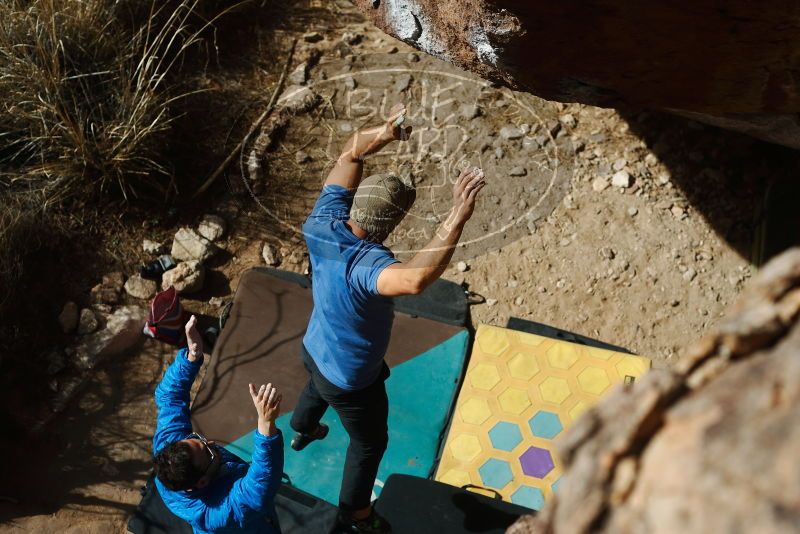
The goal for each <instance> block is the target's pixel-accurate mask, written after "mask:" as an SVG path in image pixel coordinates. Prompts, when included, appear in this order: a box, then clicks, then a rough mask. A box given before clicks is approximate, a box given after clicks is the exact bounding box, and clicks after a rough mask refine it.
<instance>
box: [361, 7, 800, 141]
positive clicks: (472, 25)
mask: <svg viewBox="0 0 800 534" xmlns="http://www.w3.org/2000/svg"><path fill="white" fill-rule="evenodd" d="M355 3H356V5H357V6H358V7H359V9H360V10H361V11H362V12H363V13H365V14H366V15H367V16H368V17H369V18H370V19H371V20H372V21H373V22H374V23H375V24H377V25H378V27H380V28H382V29H383V30H384V31H386V32H387V33H389V34H391V35H394V36H395V37H397V38H399V39H402V40H403V41H405V42H407V43H409V44H411V45H412V46H415V47H417V48H419V49H420V50H424V51H425V52H428V53H430V54H432V55H434V56H437V57H439V58H441V59H444V60H445V61H450V62H452V63H454V64H456V65H458V66H459V67H461V68H464V69H467V70H470V71H473V72H476V73H478V74H479V75H481V76H483V77H485V78H491V79H493V80H495V81H498V82H501V83H504V84H507V85H510V86H512V87H515V88H517V89H520V90H525V91H529V92H531V93H533V94H535V95H538V96H541V97H543V98H546V99H549V100H558V101H562V102H581V103H586V104H592V105H600V106H616V105H618V104H619V103H621V102H627V103H631V104H634V105H638V106H643V107H649V108H655V109H662V110H668V111H673V112H675V113H678V114H690V115H692V118H693V119H695V120H699V121H702V122H707V123H709V124H715V125H718V126H721V127H724V128H729V129H733V130H737V131H742V132H744V133H749V134H751V135H754V136H757V137H761V138H763V139H766V140H768V141H772V142H776V143H781V144H785V145H787V146H791V147H795V148H800V120H798V117H797V112H798V110H800V91H798V78H797V76H796V74H795V73H796V72H797V70H798V68H800V54H799V53H798V52H800V24H798V22H800V5H798V4H797V3H796V2H791V1H789V0H777V1H776V2H771V3H770V4H769V6H768V7H764V6H762V5H760V4H759V3H757V2H746V1H744V0H736V1H734V2H728V3H726V4H725V8H724V9H719V5H718V3H716V2H712V1H711V0H698V1H694V2H690V1H689V0H683V1H682V2H677V3H675V2H672V3H661V4H658V5H651V4H649V3H636V4H635V5H632V4H631V3H630V2H625V1H624V0H598V1H596V2H591V3H589V4H587V3H585V2H544V1H541V0H534V1H531V2H513V1H511V0H475V1H471V2H466V1H464V0H442V1H439V0H436V1H435V0H404V1H402V2H400V1H397V0H390V1H386V2H379V3H376V2H372V0H356V2H355Z"/></svg>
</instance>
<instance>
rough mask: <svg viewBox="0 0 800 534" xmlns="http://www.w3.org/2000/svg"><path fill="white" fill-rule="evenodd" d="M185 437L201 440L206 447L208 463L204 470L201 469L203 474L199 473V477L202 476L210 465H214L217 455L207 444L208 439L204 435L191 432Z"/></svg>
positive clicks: (206, 472)
mask: <svg viewBox="0 0 800 534" xmlns="http://www.w3.org/2000/svg"><path fill="white" fill-rule="evenodd" d="M186 439H196V440H197V441H199V442H201V443H202V444H203V446H204V447H205V449H206V453H207V454H208V465H207V466H206V469H205V471H203V474H202V475H200V478H202V477H204V476H206V475H207V474H208V470H209V469H211V466H212V465H214V460H216V459H217V455H216V453H215V452H214V448H213V447H212V446H211V445H209V444H208V440H207V439H206V437H205V436H204V435H202V434H198V433H197V432H192V433H191V434H189V435H188V436H187V437H186Z"/></svg>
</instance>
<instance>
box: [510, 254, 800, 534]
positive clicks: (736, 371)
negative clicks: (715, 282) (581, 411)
mask: <svg viewBox="0 0 800 534" xmlns="http://www.w3.org/2000/svg"><path fill="white" fill-rule="evenodd" d="M799 353H800V249H793V250H790V251H788V252H786V253H784V254H783V255H782V256H780V257H778V258H776V259H775V260H773V261H772V262H770V263H769V264H768V265H767V266H766V267H765V268H764V269H763V270H762V271H761V273H760V274H759V275H758V277H757V278H755V279H754V280H753V281H752V283H751V284H750V286H749V287H748V288H747V289H746V290H745V291H744V292H743V293H742V295H741V297H740V299H739V301H738V302H737V304H736V305H735V306H734V307H733V309H732V310H730V313H729V314H728V315H727V316H726V317H725V318H724V319H722V320H721V321H720V323H719V326H718V328H717V330H716V331H715V332H713V333H711V334H710V335H708V336H706V337H705V338H703V339H702V340H700V341H699V342H698V343H696V344H695V346H694V347H693V348H691V349H690V350H689V351H688V353H687V354H686V355H685V356H684V357H683V359H682V360H681V362H680V364H679V366H678V367H677V368H676V369H674V370H671V371H667V370H656V371H651V372H650V373H649V374H648V375H646V376H645V377H644V378H643V379H642V380H641V381H640V382H639V383H637V384H635V385H634V386H633V387H632V388H628V389H618V390H616V391H615V392H614V393H613V394H612V395H610V396H609V397H607V398H606V399H604V400H603V401H602V402H600V403H599V404H598V405H597V406H596V407H595V408H593V409H590V410H589V411H588V412H586V414H585V415H584V416H583V417H582V418H581V419H580V420H578V421H577V422H576V424H575V425H574V426H573V427H572V428H571V429H570V430H569V431H568V432H567V434H566V435H565V436H564V438H563V439H562V441H561V442H560V443H559V452H560V454H561V458H562V460H563V461H564V464H565V466H566V473H565V475H564V477H563V478H562V481H561V483H560V485H559V490H558V493H557V494H556V496H555V498H554V499H552V500H551V501H549V503H548V504H547V506H545V508H544V510H542V512H541V513H540V514H539V515H538V516H536V517H533V516H531V517H525V518H523V519H521V520H520V521H518V522H517V523H516V524H515V525H513V526H512V527H511V528H510V529H509V530H508V532H509V533H511V534H521V533H558V532H569V533H588V532H608V533H612V532H613V533H629V532H635V533H639V532H642V533H645V532H647V533H651V532H652V533H671V532H683V533H698V534H699V533H706V532H748V533H749V532H752V533H761V532H798V531H800V506H798V502H800V471H798V469H797V458H798V456H797V451H798V450H800V358H798V354H799Z"/></svg>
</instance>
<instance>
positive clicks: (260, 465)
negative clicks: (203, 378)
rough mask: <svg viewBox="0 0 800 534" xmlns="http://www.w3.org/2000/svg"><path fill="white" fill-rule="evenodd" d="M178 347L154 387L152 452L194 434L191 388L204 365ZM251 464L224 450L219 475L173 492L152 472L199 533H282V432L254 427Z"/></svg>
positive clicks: (177, 512) (180, 514) (176, 510)
mask: <svg viewBox="0 0 800 534" xmlns="http://www.w3.org/2000/svg"><path fill="white" fill-rule="evenodd" d="M187 355H188V350H187V349H181V350H179V351H178V354H177V355H176V357H175V361H174V362H173V363H172V365H170V366H169V369H167V372H166V373H165V375H164V379H163V380H162V381H161V383H160V384H159V385H158V387H157V388H156V407H157V408H158V422H157V424H156V433H155V435H154V436H153V454H154V455H156V454H158V452H159V451H160V450H161V449H162V448H164V447H165V446H167V445H169V444H170V443H173V442H176V441H181V440H184V439H186V438H188V437H189V435H190V434H191V433H192V423H191V419H190V417H191V412H190V410H189V390H190V389H191V387H192V383H193V382H194V380H195V378H196V377H197V372H198V371H199V370H200V367H201V366H202V364H203V358H202V357H200V358H198V359H197V360H196V361H194V362H190V361H189V360H188V358H187ZM253 433H254V439H253V443H254V450H253V459H252V463H251V464H250V465H249V466H248V464H247V463H246V462H245V461H244V460H242V459H241V458H239V457H238V456H236V455H235V454H233V453H231V452H229V451H227V450H225V449H220V450H221V451H222V467H221V469H220V472H219V475H218V476H217V478H215V479H214V480H213V481H212V482H211V483H209V484H208V486H206V487H204V488H202V489H193V490H192V491H173V490H171V489H169V488H167V487H166V486H164V484H162V483H161V481H160V480H159V479H158V477H156V479H155V480H156V487H157V488H158V492H159V493H160V494H161V498H162V499H163V501H164V504H166V505H167V507H168V508H169V509H170V510H171V511H172V513H174V514H175V515H176V516H178V517H180V518H181V519H184V520H185V521H187V522H188V523H189V524H190V525H192V528H193V529H194V532H197V533H212V532H213V533H227V532H251V533H258V534H277V533H279V532H280V527H279V526H278V518H277V515H276V514H275V505H274V500H275V494H276V493H277V491H278V487H279V486H280V484H281V476H282V474H283V438H282V436H281V433H280V431H279V432H278V433H276V434H275V435H274V436H269V437H268V436H264V435H262V434H260V433H259V432H258V430H254V431H253Z"/></svg>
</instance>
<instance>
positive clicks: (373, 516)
mask: <svg viewBox="0 0 800 534" xmlns="http://www.w3.org/2000/svg"><path fill="white" fill-rule="evenodd" d="M338 521H339V526H340V527H341V528H342V530H343V531H344V532H348V533H352V534H386V533H388V532H391V531H392V525H390V524H389V522H388V521H386V519H384V518H383V517H381V515H380V514H378V512H376V511H375V508H373V509H372V511H370V513H369V515H368V516H367V517H366V518H364V519H360V520H359V519H353V517H351V516H350V514H348V513H346V512H342V511H341V510H340V511H339V516H338Z"/></svg>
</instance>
